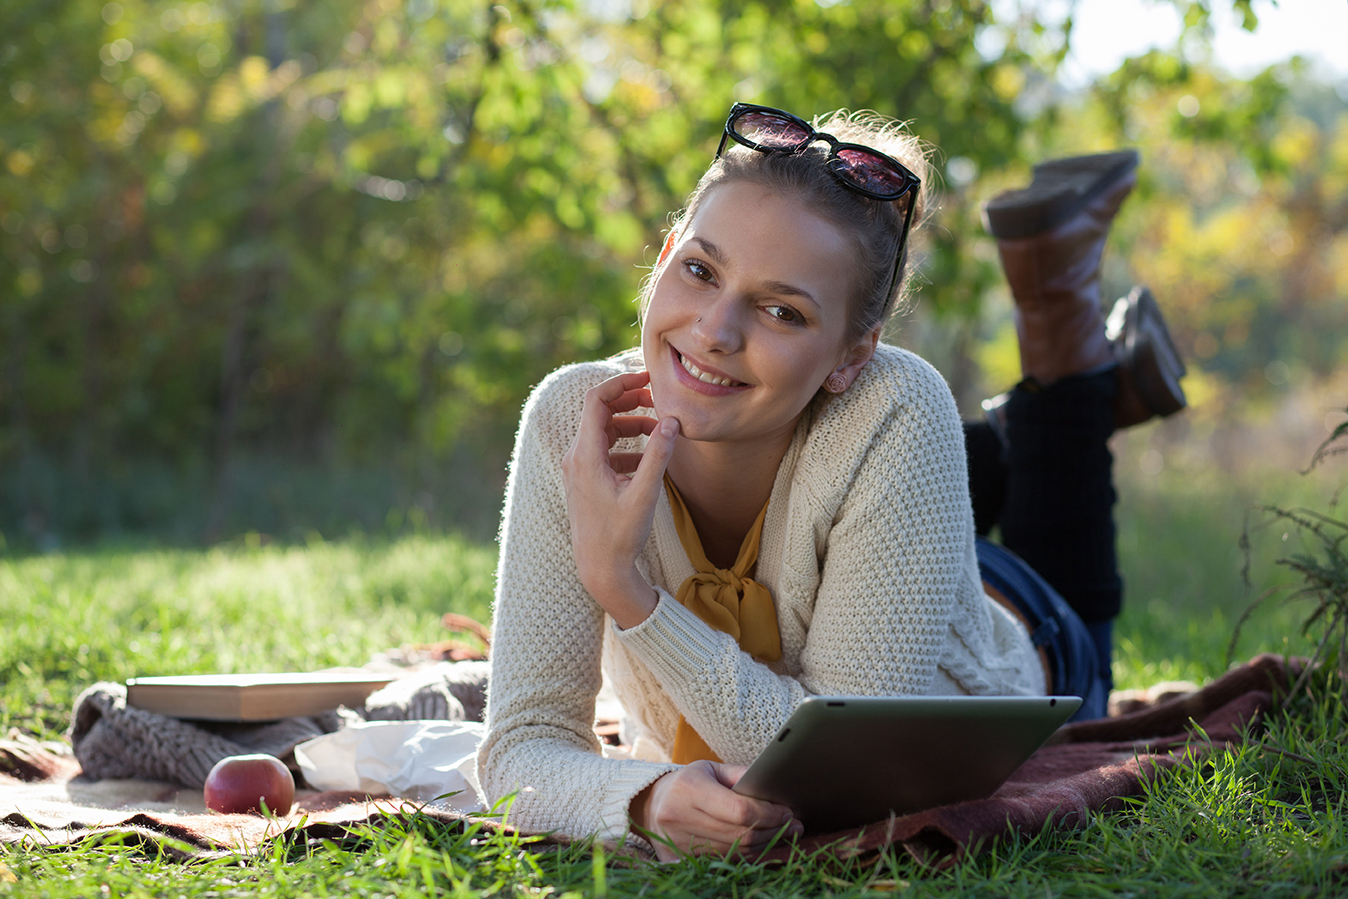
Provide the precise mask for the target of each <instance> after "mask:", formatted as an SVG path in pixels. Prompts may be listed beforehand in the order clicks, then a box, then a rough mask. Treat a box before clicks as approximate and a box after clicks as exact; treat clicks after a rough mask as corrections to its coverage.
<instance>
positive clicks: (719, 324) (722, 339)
mask: <svg viewBox="0 0 1348 899" xmlns="http://www.w3.org/2000/svg"><path fill="white" fill-rule="evenodd" d="M741 307H742V304H741V303H738V302H736V301H735V299H734V298H733V297H721V298H718V299H717V300H716V301H715V302H712V303H708V304H707V305H706V306H703V307H702V308H701V309H699V310H698V315H697V319H696V321H694V322H693V328H692V331H693V337H694V338H695V339H696V340H697V341H698V343H699V345H700V348H701V349H703V350H706V351H708V352H719V353H733V352H736V351H737V350H739V349H740V348H741V347H742V346H743V344H744V321H743V310H742V308H741Z"/></svg>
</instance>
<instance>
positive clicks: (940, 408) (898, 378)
mask: <svg viewBox="0 0 1348 899" xmlns="http://www.w3.org/2000/svg"><path fill="white" fill-rule="evenodd" d="M934 417H935V418H950V419H956V420H957V419H958V413H957V411H956V409H955V399H954V397H953V396H952V395H951V393H950V387H949V385H947V384H946V381H945V378H943V377H941V374H940V372H938V371H937V370H936V369H935V368H933V367H932V365H931V363H930V362H928V361H927V360H925V359H923V358H922V357H921V356H919V355H917V354H916V353H912V352H909V351H908V350H905V349H903V348H901V347H896V346H891V345H890V344H887V343H881V344H878V345H877V346H876V348H875V355H874V356H873V357H872V358H871V360H870V362H868V363H867V364H866V367H865V368H863V369H862V370H861V373H860V374H859V375H858V376H857V379H856V381H855V382H853V384H852V386H851V387H849V388H848V389H847V390H846V391H845V392H844V393H842V394H839V395H837V396H830V397H828V398H827V403H826V405H825V406H824V408H823V410H821V415H820V416H819V418H818V423H821V424H822V423H824V422H829V421H833V422H837V423H839V424H843V422H846V423H847V425H846V426H847V427H848V428H849V430H855V429H856V428H857V427H865V426H867V424H869V426H870V427H872V428H877V429H878V428H886V429H888V428H890V427H892V424H893V422H894V420H895V419H896V418H904V419H907V420H910V421H914V420H916V421H924V420H925V421H930V420H931V419H932V418H934Z"/></svg>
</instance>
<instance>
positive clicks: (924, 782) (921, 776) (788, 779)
mask: <svg viewBox="0 0 1348 899" xmlns="http://www.w3.org/2000/svg"><path fill="white" fill-rule="evenodd" d="M1080 705H1081V700H1080V699H1079V698H1077V697H1075V696H891V697H881V696H813V697H810V698H809V699H807V700H805V702H803V703H801V704H800V706H799V707H797V708H796V710H795V712H794V713H793V714H792V715H791V717H790V718H789V719H787V722H786V723H785V724H784V725H782V729H781V730H780V731H778V733H777V736H776V738H775V739H774V740H773V741H772V742H771V743H769V744H768V747H767V748H766V749H764V750H763V752H762V753H761V754H760V755H759V756H758V758H757V759H755V760H754V762H753V764H752V765H750V766H749V770H748V771H746V772H745V773H744V776H743V777H741V778H740V780H739V782H738V783H737V784H735V792H737V793H741V794H743V795H745V796H752V797H754V798H756V799H766V800H769V801H771V802H776V803H780V804H781V805H785V806H787V807H788V808H790V809H791V810H792V811H793V812H795V814H796V817H797V818H799V819H800V821H801V823H802V824H804V825H805V829H806V831H807V832H809V833H827V832H830V831H834V830H843V829H846V828H850V827H858V826H860V825H863V824H872V823H874V822H876V821H883V820H884V819H885V818H887V817H889V816H890V815H891V814H895V815H903V814H908V813H909V812H916V811H921V810H923V809H928V808H934V807H936V806H938V805H948V804H949V803H952V802H962V801H965V800H969V799H983V798H986V797H988V796H991V795H992V794H993V792H994V791H996V789H997V788H998V787H1000V786H1001V785H1002V784H1003V783H1005V782H1006V780H1007V778H1009V777H1010V776H1011V775H1012V774H1014V773H1015V771H1016V769H1017V768H1019V767H1020V766H1021V765H1022V764H1024V762H1025V760H1026V759H1028V758H1029V757H1030V756H1031V755H1033V754H1034V751H1035V750H1036V749H1038V748H1039V747H1040V746H1042V745H1044V743H1045V742H1046V741H1047V740H1048V738H1049V737H1050V736H1051V735H1052V734H1053V732H1054V731H1055V730H1057V729H1058V728H1059V727H1060V726H1061V725H1062V724H1063V723H1064V722H1066V721H1067V719H1068V718H1070V717H1071V716H1072V713H1073V712H1075V711H1076V710H1077V708H1078V707H1079V706H1080Z"/></svg>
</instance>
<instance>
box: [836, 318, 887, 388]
mask: <svg viewBox="0 0 1348 899" xmlns="http://www.w3.org/2000/svg"><path fill="white" fill-rule="evenodd" d="M883 327H884V326H883V325H876V326H875V327H874V328H871V329H870V330H869V331H867V332H866V333H865V334H862V335H861V339H860V340H858V341H857V342H856V343H855V344H853V345H852V346H851V348H849V349H848V350H847V352H846V353H844V354H843V358H842V361H841V362H839V363H838V367H837V368H835V369H834V370H833V372H832V374H830V375H829V378H830V379H832V378H833V377H834V375H839V376H841V377H842V378H843V381H842V382H841V383H843V385H844V386H843V388H842V390H846V389H847V388H848V387H850V386H852V382H853V381H855V380H856V379H857V375H859V374H861V370H862V369H863V368H865V367H866V363H867V362H870V361H871V359H872V358H873V357H874V356H875V346H876V344H878V343H879V342H880V331H881V329H882V328H883ZM834 383H835V384H836V383H838V382H837V381H834ZM842 390H830V392H832V393H842Z"/></svg>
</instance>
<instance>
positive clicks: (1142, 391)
mask: <svg viewBox="0 0 1348 899" xmlns="http://www.w3.org/2000/svg"><path fill="white" fill-rule="evenodd" d="M1105 336H1106V337H1107V338H1109V342H1110V344H1111V345H1112V346H1113V348H1114V357H1115V358H1116V359H1118V360H1119V391H1118V393H1117V394H1116V395H1115V397H1114V427H1115V428H1130V427H1132V426H1133V425H1136V424H1141V423H1142V422H1144V421H1149V420H1150V419H1151V418H1152V417H1153V416H1157V415H1159V416H1162V417H1165V416H1167V415H1173V414H1174V413H1176V412H1178V411H1179V410H1181V409H1183V408H1184V407H1185V406H1187V405H1188V400H1187V399H1185V396H1184V388H1183V387H1181V386H1180V378H1182V377H1184V374H1185V371H1186V370H1185V367H1184V360H1183V359H1182V358H1180V354H1179V350H1177V349H1176V348H1175V342H1174V341H1173V340H1171V339H1170V329H1169V328H1167V327H1166V324H1165V319H1164V318H1163V317H1162V316H1161V308H1160V307H1159V306H1157V305H1156V298H1155V297H1153V296H1152V295H1151V291H1150V290H1148V289H1147V288H1145V287H1141V286H1139V287H1134V288H1133V289H1132V292H1131V293H1129V294H1128V296H1126V297H1121V298H1119V300H1118V301H1117V302H1116V303H1115V304H1114V309H1113V310H1112V311H1111V312H1110V313H1109V318H1108V319H1106V320H1105Z"/></svg>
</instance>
